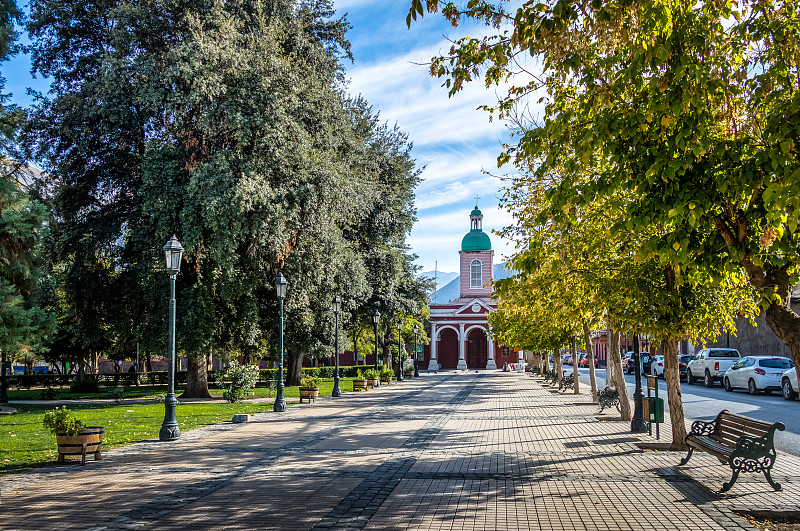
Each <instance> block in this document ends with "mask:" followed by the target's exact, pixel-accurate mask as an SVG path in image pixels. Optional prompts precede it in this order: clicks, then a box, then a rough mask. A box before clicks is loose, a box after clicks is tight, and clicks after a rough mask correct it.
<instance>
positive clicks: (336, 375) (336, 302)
mask: <svg viewBox="0 0 800 531" xmlns="http://www.w3.org/2000/svg"><path fill="white" fill-rule="evenodd" d="M341 307H342V299H340V298H339V296H338V295H337V296H335V297H334V298H333V315H335V316H336V318H335V319H336V340H335V342H334V345H333V350H334V351H335V352H334V358H335V363H336V372H335V373H333V391H332V392H331V396H342V390H341V389H339V310H340V309H341Z"/></svg>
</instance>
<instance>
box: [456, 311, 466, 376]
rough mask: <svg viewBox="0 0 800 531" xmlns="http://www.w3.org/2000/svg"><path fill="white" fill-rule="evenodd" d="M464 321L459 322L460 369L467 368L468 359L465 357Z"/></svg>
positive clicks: (464, 369)
mask: <svg viewBox="0 0 800 531" xmlns="http://www.w3.org/2000/svg"><path fill="white" fill-rule="evenodd" d="M465 340H466V338H465V337H464V323H459V324H458V367H456V368H457V369H458V370H459V371H466V370H467V360H465V359H464V341H465Z"/></svg>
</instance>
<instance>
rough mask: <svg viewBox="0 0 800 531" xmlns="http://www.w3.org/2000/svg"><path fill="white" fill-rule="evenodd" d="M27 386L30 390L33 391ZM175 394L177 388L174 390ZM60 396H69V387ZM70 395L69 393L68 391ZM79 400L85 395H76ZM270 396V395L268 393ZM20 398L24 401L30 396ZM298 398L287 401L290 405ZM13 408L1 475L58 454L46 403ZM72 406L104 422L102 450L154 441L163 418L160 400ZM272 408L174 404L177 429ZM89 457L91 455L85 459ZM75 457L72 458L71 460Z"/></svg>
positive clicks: (2, 428) (4, 427)
mask: <svg viewBox="0 0 800 531" xmlns="http://www.w3.org/2000/svg"><path fill="white" fill-rule="evenodd" d="M350 381H352V378H347V379H346V378H342V379H341V381H340V388H341V389H342V391H343V392H344V391H346V390H348V391H352V389H353V386H352V384H351V383H350ZM143 389H149V394H150V395H151V396H152V395H155V394H160V393H164V392H166V387H164V388H155V389H156V390H157V391H153V389H154V388H142V387H140V388H139V389H138V390H143ZM332 389H333V380H323V382H322V385H321V387H320V396H330V394H331V390H332ZM134 390H137V389H136V388H135V387H132V388H126V396H127V397H129V398H133V397H134V396H141V395H138V394H135V393H133V392H129V391H134ZM254 391H255V392H256V397H262V396H263V397H266V396H267V395H268V394H269V389H264V388H257V389H255V390H254ZM19 392H22V393H23V394H27V393H28V391H9V393H8V394H9V399H10V400H15V399H17V400H22V399H23V398H22V397H20V396H19V395H16V397H15V393H19ZM38 392H39V391H37V390H31V391H30V393H38ZM178 392H180V390H179V391H178ZM63 394H65V395H70V393H69V392H68V391H65V392H64V393H63ZM211 394H212V395H215V396H216V395H219V396H220V397H221V396H222V390H219V389H212V390H211ZM95 395H98V396H97V398H106V397H107V392H104V393H99V394H97V393H95ZM73 396H74V395H73ZM79 396H81V397H82V398H90V396H86V395H79ZM272 396H273V397H274V396H275V393H274V392H273V393H272ZM284 396H285V397H286V398H287V399H292V398H296V397H299V396H300V392H299V388H298V387H286V388H285V390H284ZM32 398H33V397H31V398H27V397H26V398H25V399H28V400H30V399H32ZM296 402H297V401H289V405H292V404H293V403H296ZM9 405H10V406H11V407H13V408H15V409H16V410H17V413H15V414H13V415H0V474H3V473H8V472H14V471H19V470H24V469H28V468H35V467H37V466H42V465H46V464H49V463H53V462H55V461H56V459H57V458H58V453H57V451H56V437H55V435H53V434H51V433H50V432H49V431H48V430H47V429H45V428H44V427H43V426H42V419H43V418H44V412H45V411H47V410H49V409H52V408H53V406H51V405H39V404H31V405H28V404H9ZM68 407H69V408H70V409H72V410H74V411H75V413H76V416H77V417H78V418H79V419H80V420H81V421H82V422H83V423H84V424H85V425H87V426H103V427H105V434H104V435H103V448H104V449H109V448H114V447H116V446H122V445H125V444H130V443H135V442H139V441H144V440H148V439H157V438H158V432H159V430H160V429H161V423H162V422H163V420H164V405H163V404H157V403H153V404H125V403H124V402H123V403H122V404H120V405H117V404H73V405H70V406H68ZM265 411H272V404H271V403H269V402H266V403H259V404H254V403H248V402H243V403H239V404H228V403H224V404H215V403H198V404H188V403H184V404H179V405H178V408H177V412H176V415H177V417H178V423H179V425H180V428H181V431H184V432H185V431H188V430H191V429H193V428H198V427H200V426H207V425H209V424H217V423H220V422H223V421H226V420H230V419H231V417H233V415H234V414H235V413H249V414H254V413H262V412H265ZM89 459H91V458H89ZM72 460H74V458H72Z"/></svg>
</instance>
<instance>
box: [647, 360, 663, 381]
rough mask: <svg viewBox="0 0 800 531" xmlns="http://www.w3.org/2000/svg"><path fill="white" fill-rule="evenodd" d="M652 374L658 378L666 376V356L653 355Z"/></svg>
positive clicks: (651, 362) (651, 361)
mask: <svg viewBox="0 0 800 531" xmlns="http://www.w3.org/2000/svg"><path fill="white" fill-rule="evenodd" d="M650 374H652V375H653V376H655V377H656V378H663V377H664V356H653V359H652V360H650Z"/></svg>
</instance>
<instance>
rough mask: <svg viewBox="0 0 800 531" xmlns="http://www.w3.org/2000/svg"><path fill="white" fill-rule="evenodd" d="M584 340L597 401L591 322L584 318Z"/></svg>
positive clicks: (593, 398)
mask: <svg viewBox="0 0 800 531" xmlns="http://www.w3.org/2000/svg"><path fill="white" fill-rule="evenodd" d="M583 340H584V341H585V342H586V356H587V360H588V362H589V382H590V383H591V386H592V402H597V377H596V376H595V373H594V349H593V348H592V338H591V336H590V334H589V324H588V323H587V322H586V319H583Z"/></svg>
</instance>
